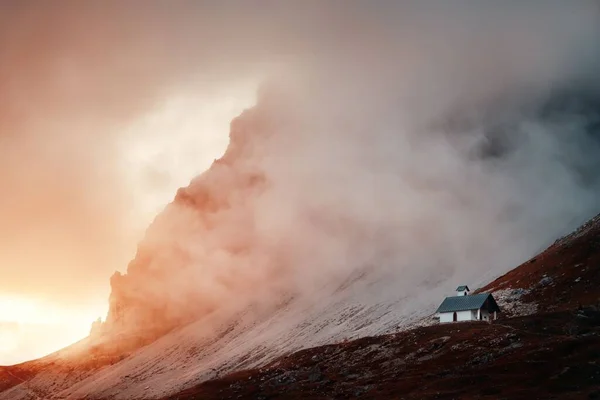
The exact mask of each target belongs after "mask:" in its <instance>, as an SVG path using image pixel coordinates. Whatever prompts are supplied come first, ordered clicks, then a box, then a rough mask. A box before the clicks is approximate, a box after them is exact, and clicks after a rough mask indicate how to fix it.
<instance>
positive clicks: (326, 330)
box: [1, 217, 600, 399]
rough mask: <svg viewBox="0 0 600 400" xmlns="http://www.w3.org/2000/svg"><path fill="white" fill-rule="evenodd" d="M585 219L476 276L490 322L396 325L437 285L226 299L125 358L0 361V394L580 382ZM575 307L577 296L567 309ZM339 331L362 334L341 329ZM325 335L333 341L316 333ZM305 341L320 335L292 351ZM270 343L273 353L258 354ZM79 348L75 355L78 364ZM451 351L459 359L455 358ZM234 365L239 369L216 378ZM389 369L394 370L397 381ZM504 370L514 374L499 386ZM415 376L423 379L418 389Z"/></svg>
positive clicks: (594, 268) (589, 284)
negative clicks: (240, 307) (392, 293)
mask: <svg viewBox="0 0 600 400" xmlns="http://www.w3.org/2000/svg"><path fill="white" fill-rule="evenodd" d="M599 220H600V218H599V217H596V218H594V219H593V220H591V221H590V222H589V223H588V224H586V225H584V226H583V227H582V228H581V229H579V230H578V231H576V232H575V233H573V234H571V235H569V236H567V237H565V238H563V239H561V240H559V241H557V242H556V243H555V244H554V245H552V246H551V247H550V248H548V249H547V250H546V251H544V252H543V253H541V254H540V255H538V256H536V257H534V258H533V259H531V260H529V261H527V262H526V263H524V264H522V265H521V266H519V267H518V268H515V269H514V270H512V271H510V272H508V273H507V274H505V275H503V276H501V277H499V278H498V279H496V280H495V281H493V282H491V283H490V284H488V285H487V286H485V287H483V288H482V289H481V290H491V291H492V292H493V293H494V295H495V296H496V298H497V299H498V302H499V304H500V306H501V308H502V310H503V313H502V314H501V315H502V316H501V319H500V320H499V321H498V322H497V323H495V324H493V325H487V324H483V325H482V324H479V323H467V324H460V325H443V326H440V325H437V324H435V325H434V326H429V327H422V328H416V330H409V331H406V332H402V329H403V328H404V329H407V328H409V327H410V323H411V322H416V324H417V325H430V324H432V323H433V320H432V318H431V317H429V316H427V315H428V314H429V313H431V312H433V311H434V310H435V307H436V306H437V303H438V302H439V301H440V299H441V298H442V297H441V296H429V294H427V296H428V297H431V298H432V304H430V305H429V306H423V307H422V308H421V309H420V311H419V312H417V311H415V312H414V313H413V314H407V313H406V312H407V309H408V308H407V307H406V305H405V303H403V302H402V299H401V298H400V299H398V301H397V302H396V304H393V303H389V305H387V306H385V305H383V306H382V305H381V304H380V305H379V306H378V307H377V306H375V305H372V306H371V307H366V306H365V304H363V305H362V306H359V304H360V302H361V301H366V300H367V298H364V297H363V298H362V299H361V298H360V297H358V298H357V297H355V294H356V293H352V296H353V297H352V301H354V302H355V303H350V302H349V300H350V299H346V300H345V301H346V303H344V302H343V301H342V299H343V296H342V295H338V297H337V299H338V301H337V302H336V301H335V300H332V301H331V302H329V303H327V305H326V306H323V303H320V302H318V301H315V303H313V304H312V305H310V306H309V305H307V304H305V303H304V304H301V305H302V307H300V304H295V303H294V302H293V301H288V302H285V303H283V304H281V305H280V307H279V309H278V311H276V312H275V313H273V314H271V313H270V312H263V313H262V314H261V313H260V312H255V313H250V312H249V311H247V310H246V311H245V312H240V313H239V314H238V318H237V320H236V323H235V324H233V325H232V324H230V323H227V322H225V321H219V320H217V319H211V318H214V317H215V316H214V315H212V316H208V317H206V318H204V319H202V320H200V321H198V322H196V323H193V324H190V325H188V326H186V327H184V328H181V329H177V330H174V331H172V332H171V333H169V334H167V335H165V336H163V337H162V338H160V339H159V340H157V341H155V342H153V343H151V344H149V345H146V346H144V347H142V348H141V349H139V350H134V351H133V352H129V356H128V357H125V356H124V354H127V350H126V348H125V347H121V348H119V349H118V352H117V353H120V354H121V355H120V356H118V357H114V358H110V357H109V356H108V355H109V354H111V352H110V351H107V348H105V349H104V350H100V351H96V352H95V354H94V353H92V352H90V351H89V347H90V346H89V343H87V344H86V343H79V344H77V345H75V346H72V347H71V348H69V349H66V350H64V351H63V352H62V353H61V352H59V353H57V354H55V355H52V356H50V357H48V358H46V359H42V360H39V361H35V362H32V363H25V364H23V365H20V366H16V367H9V368H14V369H13V371H14V372H13V373H12V375H7V374H9V373H10V370H6V369H5V370H3V371H1V372H3V376H4V377H8V378H7V380H8V381H9V382H7V383H4V386H3V389H4V391H3V392H2V395H1V397H2V398H6V399H9V398H10V399H14V398H30V397H31V396H32V394H34V395H37V396H38V397H40V398H71V399H83V398H86V399H89V398H103V399H108V398H111V399H113V398H123V399H133V398H155V397H160V396H167V397H166V398H171V397H169V396H172V395H173V393H174V392H178V391H180V390H183V392H181V393H180V394H178V395H176V397H173V398H227V397H228V396H234V398H235V397H237V396H239V395H243V396H247V397H250V398H257V396H259V395H264V396H267V397H269V398H270V396H272V395H273V396H274V395H275V394H276V393H278V391H279V390H280V387H281V385H283V384H285V385H286V390H288V389H289V392H287V393H290V395H292V394H293V393H297V395H298V396H299V397H300V396H304V397H306V396H311V397H319V396H326V395H334V396H338V395H339V396H347V395H352V396H357V395H358V394H361V395H365V396H367V397H368V396H374V397H377V396H381V398H387V397H388V396H390V395H392V394H394V393H396V394H399V393H406V394H407V397H406V398H428V396H431V398H436V397H435V396H437V394H436V393H438V392H440V393H444V392H447V393H450V394H448V396H458V395H461V393H462V394H464V393H467V392H468V393H471V394H474V395H485V394H488V395H491V396H492V397H493V396H494V395H500V394H502V395H506V396H509V397H510V398H514V397H516V396H521V395H522V396H526V395H530V394H531V392H530V391H531V390H534V389H535V388H538V389H539V388H540V382H542V381H543V378H544V377H547V376H554V375H556V376H557V378H556V379H557V380H556V381H555V382H553V384H552V385H549V386H547V387H546V386H545V388H546V389H547V390H549V392H547V394H548V396H551V395H557V393H563V394H561V396H563V397H561V398H565V397H564V396H566V395H567V394H568V393H571V392H573V393H577V394H578V395H581V394H582V393H583V390H584V389H585V390H588V388H590V387H592V386H593V385H592V384H595V383H594V382H596V381H595V380H594V379H596V378H594V376H596V375H594V374H595V371H596V369H594V368H595V364H594V362H595V361H594V359H593V354H596V353H594V352H595V351H598V353H597V354H600V347H598V328H597V325H598V322H599V321H600V315H599V314H598V312H596V311H595V310H596V309H595V306H596V305H597V304H598V303H600V291H599V290H598V288H597V285H595V282H598V278H599V276H598V275H599V274H600V268H599V267H598V265H599V264H598V263H596V261H597V258H599V257H600V251H599V249H598V248H597V245H596V244H597V243H598V242H600V224H599V223H598V221H599ZM573 263H575V264H573ZM580 264H583V265H580ZM363 279H364V277H363ZM370 283H371V284H372V285H377V284H379V285H381V284H382V282H381V281H380V282H370ZM375 287H376V286H375ZM572 289H575V290H572ZM340 293H344V290H341V291H340ZM349 294H350V293H347V295H349ZM561 296H562V297H561ZM352 305H353V306H354V307H356V309H355V311H354V313H352V312H351V311H352V310H351V307H352ZM395 306H396V307H398V309H397V310H394V307H395ZM579 306H581V307H583V310H582V311H580V312H579V311H577V307H579ZM358 307H362V308H361V309H360V310H359V308H358ZM340 310H341V312H340ZM344 310H346V312H344ZM290 316H295V318H296V319H291V318H290ZM419 317H421V319H420V320H419ZM511 317H514V318H511ZM398 321H400V323H398ZM203 326H204V327H206V326H210V327H211V328H210V329H209V330H206V329H202V327H203ZM214 327H218V328H214ZM398 330H400V332H398V333H391V334H386V333H387V332H393V331H398ZM350 333H354V334H355V335H357V336H363V337H365V338H363V339H358V340H356V341H350V342H348V340H347V339H348V337H349V334H350ZM373 335H382V336H376V337H372V336H373ZM332 338H333V339H332ZM88 340H90V339H88ZM335 342H343V344H339V345H329V343H335ZM306 343H309V344H311V345H314V346H320V345H325V347H316V348H312V349H308V350H301V349H302V348H305V347H307V346H304V345H305V344H306ZM111 345H114V344H111ZM96 346H97V347H98V346H99V347H100V348H101V346H102V344H101V343H100V344H96ZM133 348H135V346H134V347H133ZM594 349H597V350H594ZM298 350H301V351H300V352H298V353H294V352H295V351H298ZM473 352H475V353H476V355H475V356H474V355H473ZM590 352H591V353H590ZM69 353H70V354H69ZM113 353H114V352H113ZM567 353H568V354H567ZM74 354H75V356H74ZM114 354H116V353H114ZM278 355H285V357H284V358H281V359H279V360H276V361H272V360H273V359H274V358H276V357H277V356H278ZM558 355H560V356H561V360H562V361H561V363H560V364H552V365H553V367H552V368H549V369H540V368H536V369H533V371H535V373H534V374H533V375H532V374H524V372H523V371H527V370H531V368H530V365H536V366H539V365H543V364H542V361H544V360H550V359H551V358H553V357H557V356H558ZM590 357H591V358H590ZM82 358H85V359H86V360H87V364H82V361H81V360H82ZM453 360H457V361H456V362H454V361H453ZM588 362H591V364H588ZM457 364H459V365H463V364H464V368H462V369H460V370H455V367H456V365H457ZM265 365H266V366H265ZM588 365H589V366H590V367H588ZM86 366H87V368H86ZM567 367H568V369H567ZM252 368H259V369H254V370H253V369H252ZM482 368H484V369H485V371H487V372H482ZM582 368H583V369H582ZM590 368H591V369H590ZM244 369H250V370H249V371H248V372H237V373H234V374H233V375H230V376H226V377H223V376H225V375H226V374H227V373H228V372H230V371H236V370H237V371H239V370H244ZM563 370H564V371H565V372H562V373H561V371H563ZM326 371H330V372H326ZM503 371H504V372H503ZM568 371H572V372H568ZM575 371H579V372H577V373H575ZM582 371H583V372H582ZM399 374H400V375H399ZM507 374H508V375H507ZM573 374H575V375H573ZM590 374H591V375H590ZM399 376H403V377H404V378H403V379H401V380H398V377H399ZM598 376H600V375H598ZM219 377H223V378H219ZM249 377H251V379H248V378H249ZM518 377H521V378H522V379H520V380H518V379H517V378H518ZM215 378H218V379H217V380H211V379H215ZM484 378H485V379H484ZM481 379H484V380H485V382H486V384H485V385H483V386H481V385H479V382H480V381H481ZM507 379H510V381H511V382H513V381H515V379H517V381H518V382H519V383H516V384H515V386H514V387H512V388H506V385H505V382H506V380H507ZM207 380H208V382H207V383H200V382H203V381H207ZM22 381H25V382H22ZM424 381H427V382H430V384H428V386H427V388H428V389H427V390H425V389H424V387H423V382H424ZM588 381H589V382H588ZM3 382H6V378H5V380H3ZM255 382H260V384H255ZM457 382H459V383H460V382H462V383H460V385H459V383H457ZM503 382H504V383H503ZM569 382H574V383H572V384H571V383H569ZM582 382H583V383H582ZM586 382H587V383H586ZM197 384H199V386H194V385H197ZM569 385H571V386H569ZM590 385H592V386H590ZM10 386H12V387H10ZM459 386H460V387H459ZM186 388H188V389H186ZM465 388H466V389H465ZM527 388H530V389H527ZM546 389H544V390H546ZM464 390H467V392H464ZM469 390H472V391H473V390H474V392H469ZM520 390H523V392H522V393H521V392H519V391H520ZM528 390H529V391H528ZM536 390H537V389H536ZM540 390H541V389H540ZM590 390H591V389H590ZM410 393H412V394H410ZM434 394H435V395H434ZM185 396H188V397H185ZM410 396H412V397H410ZM34 398H35V397H34ZM440 398H444V397H440ZM545 398H548V397H545Z"/></svg>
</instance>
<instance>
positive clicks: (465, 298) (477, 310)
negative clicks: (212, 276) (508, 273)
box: [436, 285, 500, 322]
mask: <svg viewBox="0 0 600 400" xmlns="http://www.w3.org/2000/svg"><path fill="white" fill-rule="evenodd" d="M469 292H470V290H469V287H468V286H466V285H465V286H459V287H457V288H456V296H452V297H446V298H445V299H444V301H443V302H442V304H440V306H439V307H438V309H437V311H436V312H437V313H438V314H439V317H440V322H456V321H490V320H492V319H496V318H497V316H498V314H497V313H498V312H500V308H499V307H498V304H497V303H496V300H494V297H493V296H492V295H491V293H479V294H473V295H471V294H469Z"/></svg>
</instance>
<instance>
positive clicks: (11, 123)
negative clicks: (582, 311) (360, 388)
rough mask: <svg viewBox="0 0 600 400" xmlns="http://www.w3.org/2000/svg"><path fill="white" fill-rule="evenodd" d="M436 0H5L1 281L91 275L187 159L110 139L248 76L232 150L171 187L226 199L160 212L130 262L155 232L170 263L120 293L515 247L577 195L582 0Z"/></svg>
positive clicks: (297, 285) (56, 280) (76, 284)
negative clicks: (178, 102) (152, 155)
mask: <svg viewBox="0 0 600 400" xmlns="http://www.w3.org/2000/svg"><path fill="white" fill-rule="evenodd" d="M451 3H452V4H450V2H449V3H444V4H441V3H439V2H428V1H425V2H418V3H417V2H412V3H406V2H404V3H398V2H392V1H374V2H368V3H367V2H362V1H343V2H342V1H329V2H322V1H318V2H317V1H303V2H276V1H266V0H265V1H243V2H242V1H239V2H236V1H223V2H218V3H204V2H186V1H174V2H169V3H168V4H167V3H164V2H158V1H156V2H155V1H145V2H128V3H123V2H103V3H87V2H86V3H84V2H74V1H61V2H58V3H53V4H52V5H50V4H45V3H40V2H5V3H3V5H2V6H1V7H2V12H1V13H0V48H1V49H2V54H1V57H2V60H3V62H2V63H1V66H0V82H2V90H1V92H0V104H1V107H0V121H1V122H0V124H1V126H0V140H2V143H3V147H2V150H0V151H1V153H0V160H1V161H0V163H1V167H2V168H1V171H2V172H1V175H0V182H2V184H3V189H4V190H3V193H4V196H3V197H2V198H1V199H0V218H2V220H3V225H2V228H1V229H0V238H1V239H2V240H1V243H2V265H3V266H5V267H3V268H4V269H3V271H2V272H3V277H4V279H3V282H2V285H3V287H2V290H5V291H17V292H19V293H22V292H27V293H35V294H37V295H46V296H48V297H52V298H57V299H61V300H62V301H64V302H68V301H72V300H73V299H78V301H79V300H80V299H86V298H88V297H87V296H88V294H89V293H90V292H92V291H96V292H97V293H100V292H103V291H105V290H106V287H105V282H106V281H105V276H107V275H108V274H109V273H110V271H112V270H114V269H123V268H124V261H125V260H127V258H128V257H129V254H130V249H131V245H132V243H134V242H135V241H136V240H137V237H139V236H138V235H140V234H139V232H140V221H141V220H142V219H140V217H139V215H137V214H136V213H135V212H132V210H134V211H135V209H136V208H138V207H140V204H139V202H138V200H139V198H140V197H139V195H140V193H139V190H140V189H139V188H144V190H148V196H152V195H153V194H156V193H160V195H161V196H162V193H163V191H164V187H168V186H169V185H170V183H171V181H174V180H175V177H177V179H180V178H181V175H179V173H180V171H181V170H185V171H186V174H187V173H188V172H187V171H190V173H191V172H194V173H195V171H198V169H196V165H195V159H194V157H193V156H185V157H181V158H180V157H179V156H180V153H179V152H180V151H181V147H179V146H174V147H173V149H172V150H168V151H169V153H168V154H166V155H164V157H162V156H161V157H158V158H156V159H150V160H148V159H146V158H144V157H141V158H142V159H143V160H142V161H140V162H139V164H138V165H137V166H136V168H134V170H135V171H138V170H139V171H141V172H140V173H139V174H137V173H135V174H131V165H130V161H131V158H130V156H131V154H132V153H133V152H132V151H131V146H134V147H135V146H136V145H137V144H140V143H144V142H145V141H147V142H148V145H147V146H146V147H144V148H147V149H152V148H156V147H157V146H158V147H160V148H163V149H167V148H168V147H169V146H163V145H162V143H165V142H167V143H177V142H178V141H182V140H183V139H182V138H183V136H181V135H179V134H176V133H174V132H170V131H169V132H167V131H168V130H169V129H168V128H161V130H162V131H164V132H160V133H157V132H158V131H156V130H154V131H150V129H151V128H154V129H155V127H150V126H148V130H146V129H144V128H140V126H141V127H143V126H144V123H143V121H144V120H147V118H148V116H149V115H150V116H151V115H153V114H158V115H160V113H161V112H163V111H164V110H166V109H168V108H169V105H170V104H173V102H172V101H173V99H181V98H186V96H188V95H190V94H193V96H198V97H199V98H200V99H201V101H199V102H198V104H199V106H201V107H204V105H205V104H206V103H210V102H211V101H213V100H214V101H218V100H219V99H221V98H222V97H223V96H225V94H226V95H227V96H235V93H236V91H239V90H241V89H240V88H247V87H249V86H252V85H255V84H256V82H258V81H261V80H263V79H264V80H268V81H269V82H273V83H272V84H271V85H267V86H265V89H263V90H264V91H265V92H261V100H260V103H259V105H258V107H257V108H256V109H255V110H253V111H251V112H250V113H247V114H246V117H243V118H242V119H240V120H239V121H238V122H239V124H238V125H237V126H239V127H240V129H239V130H238V131H235V132H234V133H233V135H234V136H236V135H237V136H239V137H240V138H239V139H237V142H236V143H234V144H232V148H231V149H230V151H232V152H233V153H235V152H236V151H237V150H236V149H235V148H234V147H235V146H237V145H238V144H240V143H242V145H241V146H242V147H243V149H242V150H240V151H242V154H241V156H239V157H238V159H237V160H236V161H235V165H234V166H233V167H231V166H228V165H227V163H222V164H219V165H216V166H215V167H214V168H213V169H212V170H211V171H210V172H209V173H206V174H204V175H203V176H201V177H200V178H198V179H197V180H196V181H195V182H194V183H193V184H192V185H191V187H190V189H189V190H188V191H189V192H190V193H191V195H190V196H189V197H190V198H192V199H194V198H195V199H196V201H198V199H199V198H200V199H202V198H203V197H202V196H204V195H205V194H206V193H208V195H206V196H205V197H206V198H208V199H209V200H210V199H211V198H212V197H214V198H216V199H217V200H218V202H220V203H224V204H227V207H223V208H219V209H218V212H214V213H208V214H207V215H204V214H203V213H201V212H198V211H195V210H194V209H193V208H190V207H180V206H179V205H174V206H172V207H170V208H169V209H168V210H167V211H166V213H165V215H164V216H162V217H159V219H157V222H156V223H155V224H154V227H153V228H151V229H150V231H149V233H148V235H147V237H146V238H145V239H144V241H143V242H142V245H141V246H140V247H141V249H142V250H141V251H140V253H139V257H140V259H141V260H144V255H145V253H144V252H145V251H146V250H144V249H146V248H155V249H154V250H156V249H161V250H164V253H160V254H159V255H155V256H154V259H153V262H154V264H153V265H155V267H156V268H157V269H159V270H162V271H163V273H164V275H168V274H169V273H172V271H173V269H174V268H175V267H174V266H173V265H180V264H181V265H180V266H181V268H182V271H185V272H181V273H176V274H173V276H172V278H171V279H173V282H172V286H167V287H165V288H161V284H163V283H164V281H162V280H161V279H162V278H163V275H161V274H157V276H153V277H152V278H151V279H150V278H148V280H147V281H143V280H140V282H139V283H138V284H135V285H134V286H135V287H136V290H137V289H138V286H140V287H142V286H144V285H146V289H147V290H149V291H150V292H153V295H156V299H157V301H156V302H157V304H160V303H161V302H162V300H164V299H165V298H167V299H169V300H170V301H171V302H172V304H175V305H176V306H175V307H181V305H182V304H187V302H188V301H189V298H190V296H191V297H193V298H195V297H200V298H210V301H207V303H208V305H206V306H205V305H202V307H203V308H208V309H210V308H212V307H213V304H220V303H219V302H222V301H223V299H228V298H231V297H232V293H238V291H240V292H239V293H244V294H245V295H247V296H250V297H251V296H253V295H254V294H255V289H254V287H255V286H259V285H261V284H265V282H267V283H268V284H269V285H271V286H273V287H274V289H273V290H275V291H277V290H280V291H283V292H285V291H287V290H298V291H305V290H306V291H311V290H312V289H311V288H313V287H315V285H314V282H315V281H318V280H319V277H320V276H321V275H322V274H323V273H324V272H327V271H330V272H331V275H332V276H333V278H332V279H333V280H334V281H335V280H336V279H337V278H338V277H339V276H340V275H341V276H345V274H347V273H349V272H351V271H354V270H356V269H361V268H364V267H365V266H367V265H377V266H379V268H383V270H384V271H387V272H385V273H384V274H391V275H393V276H394V279H393V280H391V281H392V282H396V283H397V288H396V290H400V289H402V288H408V287H411V286H414V284H413V283H414V282H420V283H423V282H431V279H434V281H435V277H436V276H439V277H444V278H448V279H450V278H452V277H453V276H455V277H456V279H461V280H464V279H466V278H468V277H469V276H470V275H469V271H482V270H481V269H482V268H483V269H485V270H486V271H487V270H489V271H491V272H494V271H501V270H504V269H506V268H509V267H511V266H514V264H515V263H517V262H519V261H520V260H523V259H524V258H526V257H527V256H528V255H531V254H532V253H534V252H535V251H536V250H538V249H539V248H540V247H542V246H543V245H545V244H547V243H548V242H549V241H551V240H552V239H553V238H554V237H556V236H557V235H559V234H561V233H563V232H565V231H566V230H568V229H569V228H571V227H573V226H574V225H576V224H577V223H578V222H580V221H581V220H582V219H584V218H585V217H587V216H589V215H590V214H591V213H593V212H594V211H596V210H595V204H597V198H598V185H597V182H596V181H595V179H594V175H595V174H594V172H595V171H596V169H597V163H596V162H595V159H597V139H596V137H595V136H594V135H593V134H592V131H593V129H592V128H593V124H594V123H593V119H594V118H595V117H594V115H593V112H592V111H586V110H584V111H581V110H578V109H576V108H575V109H574V108H572V107H571V106H570V105H572V104H575V102H576V101H579V100H580V99H582V98H583V97H582V95H581V94H582V93H583V92H585V93H586V96H588V97H587V98H590V99H592V100H593V98H594V95H595V94H596V93H597V88H598V80H597V78H596V77H595V76H594V75H595V74H594V71H596V68H597V66H598V60H599V59H600V57H599V54H598V50H597V48H596V47H597V46H595V44H596V43H597V39H598V37H599V32H598V29H599V28H598V27H599V26H600V24H598V21H597V20H598V7H597V3H596V2H593V1H583V0H582V1H572V2H569V3H565V2H559V1H549V2H548V1H546V2H537V1H525V2H512V1H511V2H503V3H502V4H498V3H497V2H491V1H487V2H478V3H477V4H474V3H473V2H467V1H456V2H451ZM243 93H244V95H243V96H240V97H244V98H247V97H248V96H247V90H246V89H244V90H243ZM193 96H192V97H193ZM184 102H185V101H184ZM561 102H562V103H563V104H562V105H561V104H560V103H561ZM565 102H566V103H567V105H569V106H568V107H566V106H565ZM552 104H554V106H552ZM552 107H554V110H553V108H552ZM182 108H183V109H184V110H185V113H188V112H192V111H189V109H190V108H192V107H190V106H189V105H188V104H185V105H184V106H182ZM145 118H146V119H145ZM150 120H152V118H150ZM140 121H142V122H140ZM132 126H133V127H134V129H132ZM169 126H171V125H169ZM185 137H186V138H189V137H190V136H189V135H187V133H186V136H185ZM186 140H187V139H186ZM124 142H126V143H128V144H129V145H128V146H129V147H127V146H126V147H123V143H124ZM132 143H133V144H132ZM190 143H191V144H190V146H186V147H193V146H194V145H197V142H195V141H194V140H192V141H191V142H190ZM198 148H199V150H198V151H199V152H202V151H203V150H200V147H198ZM165 151H166V150H165ZM208 152H209V151H207V153H208ZM210 152H211V153H212V151H210ZM207 157H209V156H208V155H206V154H202V156H201V157H200V158H202V159H203V160H204V159H206V158H207ZM211 157H212V154H211ZM173 159H178V160H179V159H185V160H186V161H185V165H184V166H181V165H179V164H177V163H170V162H166V161H165V160H173ZM154 164H161V165H154ZM163 164H164V165H172V167H171V166H169V167H168V170H162V169H161V168H162V166H163ZM138 167H139V169H138ZM157 171H158V178H157V175H156V172H157ZM146 172H148V173H146ZM148 174H152V175H151V176H152V179H151V181H152V182H151V183H152V184H150V185H149V184H148V178H147V177H148ZM190 178H191V176H190ZM164 181H166V182H168V184H165V183H164ZM257 182H258V183H257ZM133 188H135V190H134V189H133ZM155 191H156V192H155ZM180 193H185V191H183V192H180ZM566 194H567V195H566ZM220 203H219V204H220ZM200 208H202V207H200ZM178 257H181V259H179V258H178ZM140 259H138V260H137V261H134V262H133V264H132V265H133V266H130V268H129V276H130V280H131V281H134V280H135V279H137V278H136V277H139V276H138V275H139V274H142V272H140V273H139V274H138V272H135V271H136V269H138V270H139V271H143V270H144V268H145V267H143V266H142V265H143V264H144V263H145V262H146V261H147V260H144V261H143V262H142V261H140ZM157 260H158V261H157ZM136 266H137V267H136ZM152 268H154V267H152ZM282 271H283V272H282ZM481 273H482V274H483V272H481ZM280 277H281V279H280ZM432 277H433V278H432ZM140 279H141V278H140ZM99 282H102V283H99ZM460 283H469V282H460ZM97 285H100V286H97ZM199 287H200V289H199ZM290 288H292V289H290ZM140 290H141V289H140ZM154 292H156V293H154ZM198 294H200V296H197V295H198ZM179 295H181V297H179ZM203 296H204V297H203ZM240 297H243V296H237V298H240ZM268 300H270V298H268ZM81 301H85V300H81ZM90 301H91V300H90ZM94 301H96V300H94ZM94 317H95V315H94V316H91V319H94Z"/></svg>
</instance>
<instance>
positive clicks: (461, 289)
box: [456, 285, 471, 292]
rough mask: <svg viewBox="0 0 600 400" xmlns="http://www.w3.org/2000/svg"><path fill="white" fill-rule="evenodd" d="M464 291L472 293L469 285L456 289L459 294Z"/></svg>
mask: <svg viewBox="0 0 600 400" xmlns="http://www.w3.org/2000/svg"><path fill="white" fill-rule="evenodd" d="M464 290H468V291H471V289H469V287H468V286H467V285H464V286H459V287H457V288H456V291H457V292H462V291H464Z"/></svg>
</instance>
